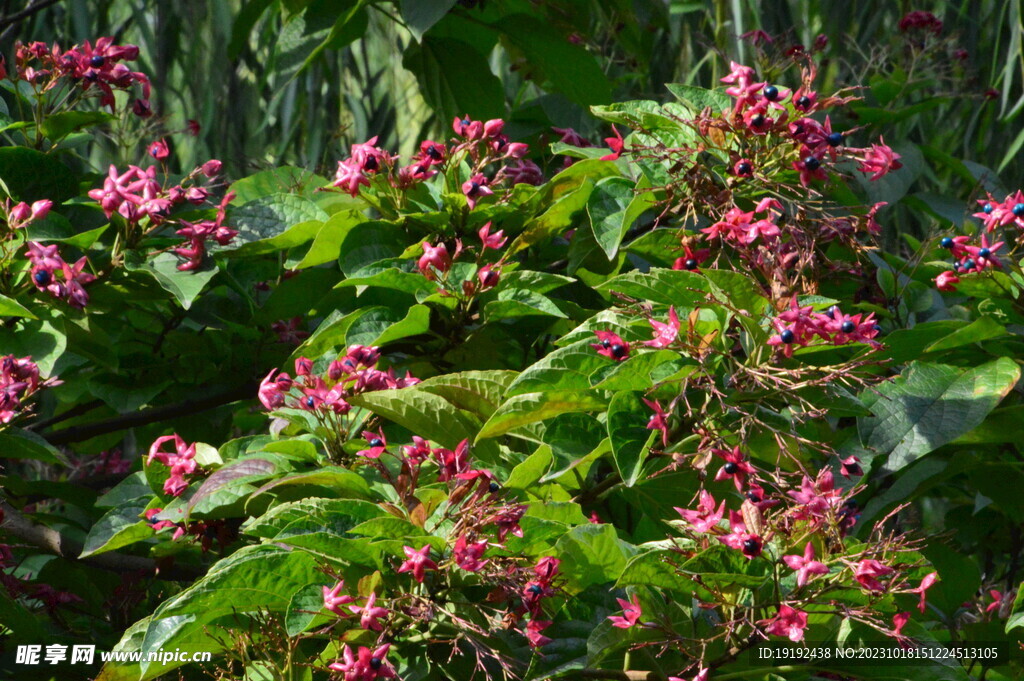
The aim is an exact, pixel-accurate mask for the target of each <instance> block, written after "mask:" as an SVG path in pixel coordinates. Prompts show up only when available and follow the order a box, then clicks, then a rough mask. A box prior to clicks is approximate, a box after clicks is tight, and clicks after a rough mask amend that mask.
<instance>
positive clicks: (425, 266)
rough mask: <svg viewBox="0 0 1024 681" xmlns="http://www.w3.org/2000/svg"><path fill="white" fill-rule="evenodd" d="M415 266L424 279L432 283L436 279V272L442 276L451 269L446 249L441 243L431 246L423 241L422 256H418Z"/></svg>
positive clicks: (449, 257) (450, 260) (450, 259)
mask: <svg viewBox="0 0 1024 681" xmlns="http://www.w3.org/2000/svg"><path fill="white" fill-rule="evenodd" d="M416 265H417V267H419V270H420V272H421V273H422V274H423V276H424V277H426V278H427V279H429V280H430V281H434V280H435V279H437V275H436V272H440V273H442V274H444V273H445V272H447V271H448V270H449V269H450V268H451V266H452V258H451V256H450V255H448V248H447V247H446V246H445V245H444V244H443V243H441V244H438V245H437V246H431V245H430V244H429V243H427V242H426V241H424V242H423V255H421V256H420V259H419V260H418V261H417V263H416ZM435 271H436V272H435Z"/></svg>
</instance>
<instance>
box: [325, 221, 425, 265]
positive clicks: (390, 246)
mask: <svg viewBox="0 0 1024 681" xmlns="http://www.w3.org/2000/svg"><path fill="white" fill-rule="evenodd" d="M407 242H408V237H407V236H406V234H405V232H404V231H403V230H402V229H401V228H400V227H398V226H396V225H394V224H392V223H390V222H385V221H383V220H371V221H368V222H361V223H359V224H357V225H354V226H350V227H348V228H347V229H344V236H343V238H342V240H341V256H340V257H339V258H338V264H339V265H340V266H341V271H342V272H344V273H345V276H346V277H356V276H363V275H371V274H374V272H367V271H366V270H368V269H369V266H370V265H373V264H374V263H376V262H380V261H381V260H385V259H389V258H397V257H399V256H400V255H402V253H403V252H404V251H405V248H406V246H407V245H408V244H407ZM388 266H389V267H390V266H391V265H390V264H389V265H388ZM381 269H383V268H381Z"/></svg>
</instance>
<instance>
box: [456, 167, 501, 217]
mask: <svg viewBox="0 0 1024 681" xmlns="http://www.w3.org/2000/svg"><path fill="white" fill-rule="evenodd" d="M489 183H490V181H489V180H488V179H487V178H486V177H485V176H484V174H483V173H477V174H476V175H474V176H473V177H471V178H469V179H468V180H466V181H465V182H463V183H462V193H463V194H465V195H466V202H467V203H468V204H469V207H470V209H473V208H476V202H477V201H478V200H479V199H481V198H483V197H484V196H490V195H491V194H493V193H494V191H493V190H491V188H490V187H488V186H487V185H488V184H489Z"/></svg>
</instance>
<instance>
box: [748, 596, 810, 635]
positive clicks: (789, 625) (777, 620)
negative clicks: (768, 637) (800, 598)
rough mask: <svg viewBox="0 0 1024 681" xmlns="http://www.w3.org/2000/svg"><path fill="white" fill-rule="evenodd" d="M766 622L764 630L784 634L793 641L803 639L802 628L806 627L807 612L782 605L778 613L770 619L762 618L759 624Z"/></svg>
mask: <svg viewBox="0 0 1024 681" xmlns="http://www.w3.org/2000/svg"><path fill="white" fill-rule="evenodd" d="M765 622H767V623H768V626H767V627H765V631H766V632H768V633H769V634H775V635H776V636H786V637H788V638H789V640H790V641H793V642H794V643H795V642H797V641H802V640H804V629H806V628H807V613H806V612H803V611H802V610H797V609H796V608H792V607H790V606H788V605H782V607H780V608H779V613H778V614H777V615H776V616H775V617H774V618H772V619H770V620H762V621H761V622H759V624H764V623H765Z"/></svg>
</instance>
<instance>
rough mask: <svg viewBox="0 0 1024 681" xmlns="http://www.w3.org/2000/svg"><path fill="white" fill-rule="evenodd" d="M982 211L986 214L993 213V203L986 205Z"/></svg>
mask: <svg viewBox="0 0 1024 681" xmlns="http://www.w3.org/2000/svg"><path fill="white" fill-rule="evenodd" d="M981 210H982V212H983V213H985V214H988V213H991V212H992V210H993V208H992V204H991V203H986V204H985V205H984V206H982V207H981Z"/></svg>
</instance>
